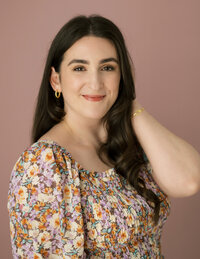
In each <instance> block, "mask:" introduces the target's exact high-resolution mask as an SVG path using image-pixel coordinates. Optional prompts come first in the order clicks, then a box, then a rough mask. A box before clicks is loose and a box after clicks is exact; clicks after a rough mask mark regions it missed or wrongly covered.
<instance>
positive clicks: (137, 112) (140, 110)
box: [132, 107, 144, 117]
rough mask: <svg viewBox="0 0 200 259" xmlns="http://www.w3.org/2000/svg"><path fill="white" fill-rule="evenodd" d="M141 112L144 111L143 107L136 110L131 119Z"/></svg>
mask: <svg viewBox="0 0 200 259" xmlns="http://www.w3.org/2000/svg"><path fill="white" fill-rule="evenodd" d="M143 111H144V107H142V108H141V109H138V110H137V111H136V112H134V113H133V114H132V117H133V116H136V115H138V114H139V113H141V112H143Z"/></svg>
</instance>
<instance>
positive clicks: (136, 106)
mask: <svg viewBox="0 0 200 259" xmlns="http://www.w3.org/2000/svg"><path fill="white" fill-rule="evenodd" d="M143 111H144V107H143V106H142V105H141V104H140V103H139V102H138V101H137V100H134V101H133V111H132V117H135V116H137V115H139V114H140V113H142V112H143Z"/></svg>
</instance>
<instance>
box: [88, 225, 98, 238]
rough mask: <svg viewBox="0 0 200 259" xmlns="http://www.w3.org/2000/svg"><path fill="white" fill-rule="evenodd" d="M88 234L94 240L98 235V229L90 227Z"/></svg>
mask: <svg viewBox="0 0 200 259" xmlns="http://www.w3.org/2000/svg"><path fill="white" fill-rule="evenodd" d="M88 236H89V238H90V239H92V240H94V239H95V238H96V237H97V231H96V229H95V228H94V229H90V230H89V232H88Z"/></svg>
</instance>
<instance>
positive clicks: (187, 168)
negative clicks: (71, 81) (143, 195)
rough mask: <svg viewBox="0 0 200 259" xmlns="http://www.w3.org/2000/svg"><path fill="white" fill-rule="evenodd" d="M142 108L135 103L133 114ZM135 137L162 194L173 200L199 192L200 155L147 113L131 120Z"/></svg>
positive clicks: (144, 112)
mask: <svg viewBox="0 0 200 259" xmlns="http://www.w3.org/2000/svg"><path fill="white" fill-rule="evenodd" d="M141 107H142V105H141V104H139V103H138V102H137V101H136V100H135V101H134V102H133V111H134V112H135V111H136V110H137V109H139V108H141ZM132 125H133V129H134V131H135V134H136V136H137V138H138V140H139V142H140V144H141V146H142V148H143V149H144V152H145V153H146V155H147V157H148V159H149V162H150V164H151V166H152V169H153V172H152V173H153V176H154V179H155V180H156V182H157V183H158V184H159V186H160V187H161V188H162V189H163V191H164V192H165V193H166V194H168V195H170V196H173V197H183V196H190V195H193V194H195V193H196V192H197V191H198V190H199V189H200V154H199V153H198V152H197V151H196V150H195V149H194V147H192V146H191V145H190V144H189V143H187V142H186V141H185V140H183V139H181V138H180V137H178V136H176V135H175V134H173V133H172V132H170V131H169V130H168V129H167V128H165V127H164V126H162V125H161V124H160V123H159V122H158V121H157V120H156V119H155V118H154V117H153V116H152V115H151V114H150V113H148V112H147V111H146V110H144V111H143V112H142V113H141V114H138V115H137V116H134V117H133V118H132Z"/></svg>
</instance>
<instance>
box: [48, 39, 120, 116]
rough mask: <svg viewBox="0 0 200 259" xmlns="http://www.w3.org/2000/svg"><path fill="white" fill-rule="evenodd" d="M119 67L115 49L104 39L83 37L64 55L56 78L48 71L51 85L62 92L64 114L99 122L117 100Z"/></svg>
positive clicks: (53, 71)
mask: <svg viewBox="0 0 200 259" xmlns="http://www.w3.org/2000/svg"><path fill="white" fill-rule="evenodd" d="M119 83H120V66H119V60H118V56H117V52H116V49H115V46H114V45H113V44H112V43H111V42H110V41H109V40H107V39H104V38H100V37H95V36H86V37H83V38H81V39H80V40H78V41H77V42H75V43H74V44H73V45H72V46H71V47H70V48H69V49H68V50H67V51H66V52H65V54H64V59H63V61H62V63H61V67H60V79H59V74H58V73H57V72H55V70H54V68H52V74H51V85H52V87H53V89H54V90H57V91H59V92H62V95H63V98H64V107H65V111H66V113H67V114H68V115H69V114H70V115H71V116H73V115H76V116H81V117H85V118H91V119H100V118H102V117H103V116H104V115H105V114H106V113H107V112H108V111H109V109H110V108H111V106H112V105H113V104H114V102H115V100H116V99H117V96H118V91H119Z"/></svg>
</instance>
